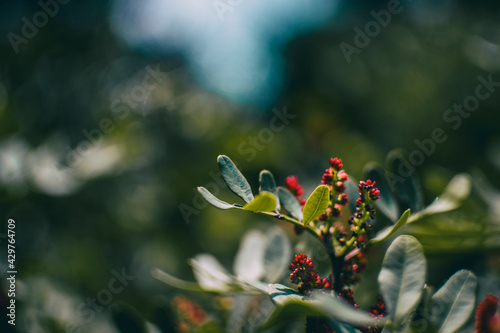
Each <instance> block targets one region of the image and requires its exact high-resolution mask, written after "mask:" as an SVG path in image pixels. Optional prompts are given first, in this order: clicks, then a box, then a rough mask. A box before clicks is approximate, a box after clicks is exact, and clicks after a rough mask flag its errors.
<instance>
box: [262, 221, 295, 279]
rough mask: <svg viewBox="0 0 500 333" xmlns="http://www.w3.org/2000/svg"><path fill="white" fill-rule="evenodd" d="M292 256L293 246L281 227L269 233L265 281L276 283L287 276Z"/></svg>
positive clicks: (265, 251) (265, 255) (272, 229)
mask: <svg viewBox="0 0 500 333" xmlns="http://www.w3.org/2000/svg"><path fill="white" fill-rule="evenodd" d="M291 255H292V246H291V244H290V240H289V239H288V237H287V235H286V234H285V233H284V232H283V230H282V229H281V228H279V227H273V228H271V230H270V231H268V232H267V244H266V247H265V250H264V272H265V281H267V282H271V283H274V282H276V281H279V280H281V279H282V278H283V276H285V272H286V271H287V270H288V265H289V263H290V260H291V259H290V257H291Z"/></svg>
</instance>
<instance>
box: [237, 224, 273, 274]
mask: <svg viewBox="0 0 500 333" xmlns="http://www.w3.org/2000/svg"><path fill="white" fill-rule="evenodd" d="M265 246H266V236H265V235H264V234H263V233H262V232H260V231H258V230H250V231H249V232H247V233H246V234H245V236H244V237H243V240H242V241H241V243H240V248H239V250H238V253H237V254H236V258H235V259H234V268H233V269H234V273H235V274H236V275H237V276H238V277H239V278H241V279H243V280H245V281H258V280H259V279H260V278H262V276H263V275H264V273H265V269H264V248H265Z"/></svg>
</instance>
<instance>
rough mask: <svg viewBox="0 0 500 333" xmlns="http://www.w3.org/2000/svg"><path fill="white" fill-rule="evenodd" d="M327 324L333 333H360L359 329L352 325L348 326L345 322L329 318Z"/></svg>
mask: <svg viewBox="0 0 500 333" xmlns="http://www.w3.org/2000/svg"><path fill="white" fill-rule="evenodd" d="M328 324H329V326H330V328H331V329H333V331H334V332H335V333H361V331H360V330H357V329H355V328H354V327H351V326H348V325H346V324H343V323H340V322H338V321H337V320H333V319H330V320H328Z"/></svg>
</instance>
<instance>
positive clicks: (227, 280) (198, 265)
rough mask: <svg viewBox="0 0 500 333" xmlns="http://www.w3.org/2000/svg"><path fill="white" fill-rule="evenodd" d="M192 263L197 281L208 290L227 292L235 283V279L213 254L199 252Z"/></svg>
mask: <svg viewBox="0 0 500 333" xmlns="http://www.w3.org/2000/svg"><path fill="white" fill-rule="evenodd" d="M190 263H191V265H192V266H193V273H194V277H195V278H196V281H197V282H198V284H199V285H200V286H201V288H202V289H204V290H206V291H214V292H226V291H229V290H230V289H231V287H232V285H233V284H234V279H233V278H232V277H231V276H230V275H229V273H228V272H227V271H226V269H225V268H224V267H223V266H222V265H221V264H220V263H219V261H218V260H217V259H216V258H215V257H214V256H212V255H211V254H198V255H196V256H195V257H194V258H193V259H191V261H190Z"/></svg>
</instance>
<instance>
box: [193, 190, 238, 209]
mask: <svg viewBox="0 0 500 333" xmlns="http://www.w3.org/2000/svg"><path fill="white" fill-rule="evenodd" d="M198 192H200V194H201V195H202V196H203V198H204V199H205V200H207V201H208V203H209V204H211V205H212V206H214V207H217V208H219V209H230V208H234V205H232V204H230V203H227V202H225V201H222V200H220V199H219V198H217V197H216V196H215V195H213V194H212V193H210V191H209V190H207V189H206V188H204V187H203V186H198Z"/></svg>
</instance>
